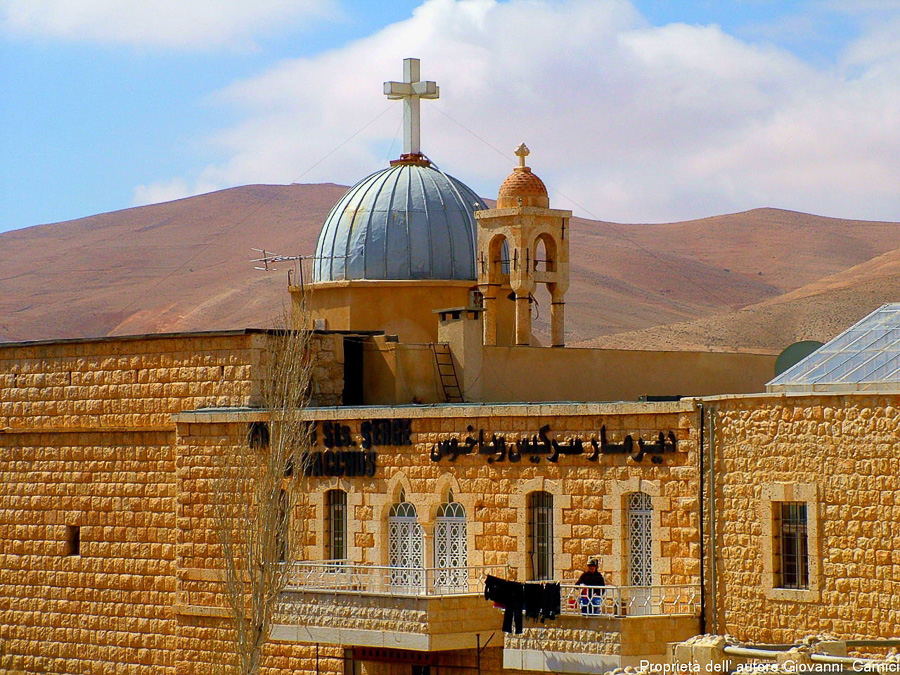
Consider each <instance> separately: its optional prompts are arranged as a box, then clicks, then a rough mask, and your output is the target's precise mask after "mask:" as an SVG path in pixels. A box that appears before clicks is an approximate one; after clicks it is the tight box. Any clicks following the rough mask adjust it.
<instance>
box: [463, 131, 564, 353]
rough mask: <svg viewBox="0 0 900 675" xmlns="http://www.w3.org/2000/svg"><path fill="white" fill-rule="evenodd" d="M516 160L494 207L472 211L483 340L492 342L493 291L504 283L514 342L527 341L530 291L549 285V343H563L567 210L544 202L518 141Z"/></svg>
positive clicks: (525, 150) (538, 181) (539, 184)
mask: <svg viewBox="0 0 900 675" xmlns="http://www.w3.org/2000/svg"><path fill="white" fill-rule="evenodd" d="M515 154H516V156H517V157H518V158H519V166H517V167H515V168H514V169H513V172H512V173H511V174H510V175H509V176H508V177H507V178H506V180H505V181H503V184H502V185H501V186H500V193H499V195H498V197H497V207H496V208H494V209H487V210H484V211H476V212H475V219H476V220H477V221H478V258H477V265H478V287H479V290H480V291H481V293H482V295H483V297H484V310H485V311H484V344H485V345H496V344H497V312H498V298H497V294H498V292H499V290H500V289H501V288H502V286H503V285H504V284H509V285H510V287H511V288H512V291H513V293H514V294H515V302H516V330H515V336H516V337H515V342H516V344H517V345H521V346H524V345H528V344H530V341H531V304H532V302H533V301H534V296H533V295H532V292H533V291H534V288H535V285H536V284H546V285H547V290H549V291H550V303H551V304H550V344H551V346H553V347H563V346H565V300H564V298H565V294H566V290H568V288H569V219H570V218H571V217H572V212H571V211H562V210H559V209H551V208H550V198H549V197H548V195H547V188H546V187H545V186H544V182H543V181H542V180H541V179H540V178H538V177H537V176H536V175H535V174H534V173H532V172H531V168H530V167H528V166H525V158H526V157H527V156H528V155H529V154H530V152H529V150H528V148H527V147H525V144H524V143H523V144H522V145H520V146H519V147H518V148H517V149H516V152H515Z"/></svg>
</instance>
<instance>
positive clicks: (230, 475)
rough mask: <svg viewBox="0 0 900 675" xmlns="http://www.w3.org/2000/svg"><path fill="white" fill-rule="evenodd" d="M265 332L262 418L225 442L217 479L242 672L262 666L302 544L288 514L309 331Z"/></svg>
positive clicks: (301, 442) (299, 492)
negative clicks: (236, 440) (236, 439)
mask: <svg viewBox="0 0 900 675" xmlns="http://www.w3.org/2000/svg"><path fill="white" fill-rule="evenodd" d="M285 325H286V326H290V325H291V324H290V323H288V322H287V321H285ZM295 325H301V326H302V325H306V324H305V322H303V321H302V320H301V321H298V322H297V323H296V324H295ZM268 337H269V339H268V348H267V349H266V352H265V354H264V359H263V364H262V365H263V366H264V369H265V376H264V378H263V380H262V382H261V391H260V399H261V411H262V415H261V418H262V419H261V420H260V421H258V422H254V423H252V424H250V425H249V427H248V429H247V435H246V440H245V442H244V443H243V444H242V445H240V446H234V445H231V446H228V447H227V448H224V449H223V453H222V458H221V461H222V464H221V475H220V477H219V480H218V481H217V485H216V493H217V494H216V497H217V499H216V505H215V510H214V518H215V527H216V532H217V534H218V537H219V542H220V544H221V550H222V561H223V567H224V575H223V576H224V579H223V585H222V586H223V591H224V595H225V598H226V600H227V603H228V607H229V609H230V610H231V617H232V619H233V622H232V624H233V625H232V629H233V631H232V632H233V638H234V657H233V663H232V672H234V673H236V674H240V675H254V674H255V673H258V672H259V669H260V665H261V659H262V652H263V647H264V646H265V644H266V643H267V642H268V640H269V636H270V635H271V632H272V626H273V621H274V619H275V614H276V611H277V607H278V603H279V600H280V596H281V593H282V591H283V590H284V588H285V586H286V584H287V581H288V577H289V573H290V564H289V563H290V562H291V561H292V560H295V559H296V557H297V556H296V554H297V552H298V551H299V541H298V538H297V537H294V536H291V527H290V521H291V514H293V513H295V512H296V511H297V509H298V508H302V502H304V501H305V496H306V494H305V493H306V491H305V490H304V489H303V486H302V485H301V483H302V482H303V481H304V478H303V474H304V472H303V470H302V467H301V466H300V464H301V462H302V457H303V455H304V453H305V452H306V451H307V450H308V448H309V444H310V427H309V423H308V422H306V421H304V420H303V419H302V418H301V415H302V410H303V409H304V408H305V407H306V406H307V405H308V404H309V400H310V390H311V384H312V383H311V374H312V355H311V351H310V340H311V331H308V330H292V329H289V328H285V329H282V330H278V331H274V332H272V333H271V334H270V335H269V336H268Z"/></svg>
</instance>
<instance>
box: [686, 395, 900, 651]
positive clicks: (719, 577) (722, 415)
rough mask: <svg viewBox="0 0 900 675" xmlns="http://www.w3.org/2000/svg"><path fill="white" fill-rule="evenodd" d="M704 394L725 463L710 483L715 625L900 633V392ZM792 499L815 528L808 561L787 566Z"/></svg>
mask: <svg viewBox="0 0 900 675" xmlns="http://www.w3.org/2000/svg"><path fill="white" fill-rule="evenodd" d="M704 405H705V406H706V407H707V413H706V414H707V415H708V422H709V426H711V427H712V429H711V434H710V443H709V445H708V446H707V451H708V452H709V459H710V462H709V465H710V466H712V467H713V470H712V472H711V474H712V475H711V478H710V480H711V483H710V482H709V481H707V482H706V484H705V487H706V488H707V495H709V494H714V496H715V497H714V500H710V501H712V502H713V504H712V511H711V512H710V513H712V514H713V517H714V520H713V522H714V523H715V531H714V539H715V544H714V547H713V548H712V549H711V550H710V551H709V559H710V560H711V561H712V560H714V561H715V563H714V565H715V566H713V564H712V563H711V564H710V565H709V566H708V567H707V581H708V585H707V588H708V591H709V600H708V603H707V604H708V607H709V609H710V615H709V620H708V626H709V629H710V630H711V631H713V632H718V633H720V634H730V635H733V636H735V637H737V638H739V639H741V640H745V641H748V642H756V643H792V642H796V641H799V640H802V639H803V638H805V637H807V636H809V635H820V634H830V635H833V636H835V637H837V638H839V639H842V640H854V639H856V640H859V639H878V638H891V637H895V636H896V635H897V634H898V633H900V539H898V531H897V525H896V524H897V522H898V519H900V501H898V492H897V489H898V484H897V480H898V478H897V477H898V475H900V457H898V454H897V444H898V439H900V398H898V394H897V393H896V392H890V391H886V392H884V393H879V392H878V391H877V390H875V391H868V392H860V393H844V394H828V393H825V392H819V393H816V394H760V395H757V396H741V397H713V398H710V399H707V400H706V401H705V402H704ZM710 486H713V487H711V490H712V491H710ZM788 509H790V510H793V511H794V512H795V513H796V514H797V515H798V516H800V518H798V520H799V525H800V527H801V528H802V531H801V533H802V535H803V536H805V539H806V543H805V549H806V550H805V551H801V552H800V554H801V555H800V558H799V559H798V560H797V561H796V565H797V570H796V571H795V570H794V568H793V567H790V568H789V569H784V564H785V555H786V553H785V551H784V550H779V546H780V544H781V542H780V541H779V539H780V538H781V537H782V535H783V529H784V526H783V525H782V520H783V517H784V516H783V514H784V513H786V512H787V510H788ZM782 548H783V546H782ZM787 563H788V564H789V565H793V564H794V561H793V560H790V559H788V560H787Z"/></svg>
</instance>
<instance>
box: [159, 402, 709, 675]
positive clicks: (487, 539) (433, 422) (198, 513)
mask: <svg viewBox="0 0 900 675" xmlns="http://www.w3.org/2000/svg"><path fill="white" fill-rule="evenodd" d="M361 412H363V411H361V410H360V409H340V408H337V409H327V410H309V411H307V413H306V414H307V416H308V417H309V419H310V420H314V421H315V422H316V424H317V444H316V447H315V449H314V450H315V451H317V452H324V451H326V450H327V448H326V447H325V445H324V439H325V437H326V436H325V433H324V429H325V425H326V424H327V425H328V427H329V432H328V433H329V434H331V435H332V436H335V437H336V433H337V430H341V432H342V433H344V434H345V439H344V442H345V443H346V444H347V445H345V448H346V450H348V451H351V452H356V451H358V450H359V449H361V448H362V446H363V442H364V436H363V430H364V428H367V427H366V426H365V425H374V424H377V423H379V422H380V421H383V420H388V425H390V424H391V423H392V422H391V421H392V420H395V421H397V422H398V424H399V426H401V427H404V426H405V425H407V423H408V426H406V428H407V429H408V434H409V435H408V439H409V444H400V445H395V444H392V443H390V442H387V443H384V444H381V445H379V444H377V443H376V445H375V446H374V447H373V448H372V449H373V450H374V451H375V452H376V454H377V460H376V464H377V468H376V470H375V472H374V475H373V476H371V477H369V476H361V477H347V476H341V477H337V476H331V477H329V476H320V477H315V476H309V477H299V476H295V478H294V480H295V481H302V482H301V483H300V484H301V485H302V488H301V493H303V494H305V495H308V501H307V502H306V503H305V504H303V505H302V506H301V507H299V508H298V511H297V512H296V513H295V514H294V516H295V523H296V525H295V530H294V533H293V534H292V536H296V537H298V538H301V539H302V541H303V544H304V547H303V555H302V556H301V557H302V559H305V560H321V559H323V558H324V557H325V549H324V534H325V527H324V519H325V493H326V492H327V491H328V490H330V489H335V488H340V489H343V490H345V491H346V492H347V493H348V494H347V505H348V513H349V517H348V520H349V522H348V533H349V539H350V545H349V555H348V557H349V558H350V560H351V561H352V562H353V563H365V564H369V565H387V564H388V562H389V560H388V548H389V546H388V528H387V520H388V513H389V511H390V508H391V506H392V505H393V504H395V503H397V501H398V500H400V498H401V494H402V495H403V497H404V498H405V499H406V500H407V501H408V502H410V503H412V504H413V505H414V506H415V508H416V512H417V514H418V520H419V523H420V524H421V526H422V529H423V531H424V549H425V550H424V555H423V563H424V566H425V567H432V566H433V565H434V562H433V555H434V527H435V517H436V514H437V511H438V508H439V507H440V505H441V504H442V503H444V502H445V501H447V499H448V498H449V495H450V493H451V492H452V495H453V499H454V500H455V501H457V502H459V503H461V504H462V505H463V506H464V507H465V510H466V519H467V539H468V563H469V565H472V566H479V565H503V566H506V565H508V566H509V569H508V574H509V577H510V578H519V579H527V578H529V569H528V568H529V565H528V561H527V556H526V548H527V538H528V537H527V529H528V528H527V509H526V503H527V495H528V494H529V493H530V492H532V491H534V490H544V491H547V492H550V493H551V494H552V495H553V500H554V512H553V516H554V523H553V529H554V541H553V546H554V576H555V577H557V578H562V579H572V580H574V579H575V578H577V576H578V575H579V574H580V572H581V571H582V570H583V569H584V568H585V566H586V562H587V560H588V559H589V558H591V557H599V558H600V559H601V561H602V562H601V564H602V568H603V570H602V571H603V572H604V574H605V575H606V576H607V580H608V582H609V583H611V584H623V583H627V577H626V571H627V563H626V562H625V558H626V543H625V538H626V526H627V525H626V523H627V517H626V500H627V495H628V494H629V493H631V492H637V491H644V492H646V493H647V494H649V495H650V497H651V502H652V504H653V509H654V512H653V542H654V544H653V545H654V550H653V580H652V583H653V584H698V583H699V517H698V515H699V514H698V511H697V509H698V501H697V497H696V494H697V489H698V473H697V450H698V439H699V432H698V426H697V421H698V416H697V413H696V411H695V409H694V406H693V403H691V402H681V403H655V404H555V405H545V406H537V405H492V406H455V407H439V408H431V407H420V408H402V407H401V408H371V409H368V408H367V409H365V410H364V413H365V415H366V417H364V418H361V416H360V413H361ZM256 419H259V415H258V413H250V412H226V411H208V412H186V413H182V414H179V415H178V416H177V418H176V422H177V426H178V436H179V447H178V455H179V456H178V460H177V461H178V472H179V474H178V475H179V484H180V486H181V487H180V488H179V490H180V492H181V493H182V495H183V497H182V499H181V500H180V506H179V529H180V530H181V534H180V535H179V546H178V567H179V570H180V572H179V575H180V578H179V586H178V587H179V589H181V591H182V592H183V594H184V595H183V597H185V598H188V600H186V601H185V604H193V603H198V604H207V603H208V604H209V605H211V606H216V605H219V606H221V603H220V601H217V600H216V598H215V597H214V594H215V588H216V583H215V581H214V579H215V574H214V572H215V568H216V567H217V565H218V563H217V556H216V547H217V544H216V543H215V539H214V534H213V533H212V530H211V527H212V526H211V523H210V522H209V520H210V515H211V509H210V508H209V505H210V500H212V499H215V490H214V480H213V479H212V477H213V475H214V464H215V457H216V455H217V453H219V452H221V451H222V446H223V445H224V444H234V445H237V444H239V443H240V442H241V441H242V439H243V437H244V436H245V434H246V430H247V425H248V424H250V423H251V422H253V421H254V420H256ZM544 425H549V426H550V429H549V430H548V431H547V432H546V433H547V435H548V438H551V439H554V440H557V441H559V442H561V443H564V444H566V445H569V444H571V442H572V440H573V439H575V438H580V439H582V441H583V443H584V447H585V448H586V450H585V451H584V452H583V453H581V454H572V455H560V456H559V457H558V458H557V459H558V461H556V462H551V461H548V460H549V456H548V455H547V454H543V455H536V456H535V459H536V460H537V461H531V460H530V458H529V457H528V456H525V457H522V458H520V459H518V460H517V461H510V458H509V457H508V456H507V457H506V459H505V460H503V461H493V462H492V461H489V457H488V455H487V454H479V453H478V452H477V450H474V451H473V452H472V453H469V454H459V455H457V456H456V457H455V458H454V457H452V456H442V457H438V455H440V454H441V451H440V448H441V447H442V446H441V445H439V444H447V443H448V442H449V441H452V440H453V439H456V440H457V442H458V444H463V445H464V444H465V442H466V440H465V439H466V438H467V437H471V438H474V439H476V441H477V439H478V438H479V437H482V438H484V439H490V438H492V437H493V436H494V435H497V436H504V437H505V438H507V439H508V441H509V443H510V444H511V445H512V444H513V443H514V442H515V440H516V439H519V440H521V439H530V440H534V439H536V438H537V435H538V432H539V429H540V428H541V427H542V426H544ZM601 426H605V427H606V430H607V436H608V440H609V442H611V443H621V442H622V441H623V439H624V437H625V436H626V435H628V434H630V435H632V437H633V438H634V439H635V440H636V439H638V438H642V439H643V440H645V441H648V442H649V441H651V440H652V441H653V442H655V441H656V437H657V436H658V434H659V432H660V431H662V432H664V433H665V434H668V433H669V432H670V431H671V432H672V433H673V435H674V436H675V437H676V438H677V451H674V452H667V453H664V454H662V455H659V458H660V459H661V463H654V462H652V461H651V455H649V454H648V455H647V456H646V457H643V458H642V460H641V461H640V462H638V461H636V460H635V459H634V458H632V457H630V456H628V455H625V454H598V456H597V457H596V459H595V461H592V460H591V458H590V456H591V455H592V453H593V450H592V446H591V444H590V441H591V439H592V438H595V437H597V438H599V434H600V432H599V430H600V427H601ZM479 432H483V435H480V434H479ZM349 443H353V444H354V445H349ZM443 447H447V446H446V445H444V446H443ZM635 449H637V445H635ZM338 450H339V449H338V448H331V449H330V450H328V451H329V452H337V451H338ZM494 459H496V457H495V458H494ZM304 597H305V596H304ZM323 597H324V596H323ZM189 598H194V600H190V599H189ZM321 599H322V598H320V600H321ZM388 600H389V601H388V603H387V605H383V603H382V604H379V599H378V597H376V596H372V597H368V598H367V599H361V597H360V596H358V595H357V594H347V595H345V596H342V598H339V599H338V600H336V601H333V602H332V601H331V600H329V601H328V602H325V603H324V604H323V603H322V602H317V603H311V602H310V601H309V600H308V598H307V600H305V601H303V602H298V603H294V605H293V606H292V608H291V611H290V612H289V614H290V621H288V620H285V621H284V624H283V625H284V627H283V628H280V629H279V631H278V632H277V635H276V637H277V638H278V639H279V640H290V639H300V635H299V633H298V632H297V630H294V632H293V633H292V632H291V630H290V626H294V627H296V626H312V627H315V626H329V627H331V628H333V629H334V632H335V633H336V632H337V630H338V629H340V630H343V631H351V632H352V631H354V630H357V631H361V632H364V631H376V632H377V631H389V632H390V634H391V635H393V634H394V632H395V631H396V632H402V633H406V634H407V635H421V634H423V633H425V634H426V635H427V637H428V638H429V639H430V640H432V641H433V642H432V643H433V644H437V643H439V642H440V640H439V638H440V636H441V634H443V633H444V632H446V631H447V630H448V628H447V627H441V626H438V624H437V623H434V622H433V621H432V620H433V619H434V618H435V616H437V615H438V614H439V611H438V608H436V607H431V606H429V608H428V611H427V612H426V614H428V620H427V621H426V618H425V617H424V616H423V614H422V608H421V607H418V606H415V607H413V606H410V607H407V606H406V605H407V604H408V603H407V600H406V599H404V598H395V599H390V598H388ZM479 601H480V602H481V603H482V604H483V608H484V610H485V611H487V612H489V613H490V612H495V610H493V609H492V608H491V605H490V603H487V602H485V601H483V600H479ZM348 602H349V605H348V604H347V603H348ZM439 602H442V601H439ZM373 603H374V604H373ZM413 604H415V603H413ZM348 607H349V609H348ZM404 608H406V609H404ZM197 611H200V610H197V609H196V608H195V609H192V610H190V611H186V612H185V613H186V614H190V613H191V612H197ZM329 612H331V614H329ZM348 612H349V613H348ZM471 616H472V617H474V616H475V614H472V615H471ZM195 620H197V619H193V618H190V619H189V618H187V617H186V618H184V619H182V620H181V621H182V624H183V625H185V626H187V624H186V623H184V622H192V621H195ZM204 620H206V619H204ZM210 620H211V619H210ZM453 620H454V621H456V622H457V623H459V622H460V619H459V618H458V617H455V618H454V619H453ZM577 620H579V621H580V620H581V618H577ZM637 620H638V621H645V622H646V621H650V622H651V623H652V621H653V619H652V618H650V617H640V619H637ZM692 621H693V622H694V623H695V624H696V619H692ZM500 623H501V616H500V615H499V613H496V614H495V616H494V617H493V624H494V627H493V629H492V631H499V626H500ZM648 625H649V624H648ZM208 630H210V631H211V630H212V627H211V626H210V627H209V629H208ZM463 630H464V629H463ZM492 631H487V630H485V633H486V634H489V633H490V632H492ZM194 632H195V631H193V629H192V631H190V632H181V633H180V634H179V645H180V649H181V653H182V654H194V655H195V657H194V658H196V659H200V658H209V655H210V654H211V653H214V651H215V650H214V649H213V648H212V647H211V645H212V643H213V642H214V641H213V639H212V633H210V632H207V633H206V634H205V635H204V637H203V639H202V640H200V639H198V638H199V636H198V637H192V636H193V635H194ZM638 633H639V634H635V635H631V634H630V633H629V634H628V635H626V638H627V639H628V640H629V641H631V642H633V643H634V644H633V645H631V646H630V647H627V648H626V649H638V648H639V645H641V644H643V642H646V638H647V636H646V634H642V633H640V631H639V632H638ZM541 635H542V638H543V639H544V640H549V642H547V644H550V642H553V643H554V644H555V642H554V640H555V641H556V642H559V641H560V640H562V641H563V642H564V641H565V640H568V638H566V639H565V640H563V638H559V640H557V639H556V638H555V637H553V636H554V635H555V633H553V632H552V631H546V632H544V633H542V634H541ZM621 635H622V634H621V633H620V634H619V637H620V638H621ZM660 635H661V636H662V635H664V634H663V633H660ZM666 635H667V634H666ZM304 636H305V637H304V639H306V640H309V639H311V638H310V637H309V635H307V634H306V633H304ZM683 637H687V635H682V634H681V633H679V635H678V636H677V638H674V639H682V638H683ZM363 638H365V639H366V640H368V639H370V638H371V636H368V637H366V636H362V637H361V638H360V639H363ZM551 638H552V639H551ZM218 639H221V637H219V638H218ZM534 639H535V640H538V641H540V639H541V636H535V638H534ZM610 639H611V640H613V639H614V638H610ZM660 639H662V638H660ZM570 641H571V640H570ZM364 643H365V641H364ZM366 644H368V643H366ZM404 644H405V643H404ZM416 644H419V643H418V642H417V643H416ZM654 645H656V642H654ZM407 647H409V645H407ZM595 647H596V645H591V646H589V647H588V646H586V643H585V644H579V646H578V648H584V649H586V650H587V651H591V650H594V649H595ZM285 648H286V647H285ZM634 653H640V652H634ZM442 658H443V657H442ZM466 665H469V666H472V665H474V663H467V664H466ZM376 670H377V668H376ZM196 672H204V671H202V670H197V671H196ZM485 672H487V671H485Z"/></svg>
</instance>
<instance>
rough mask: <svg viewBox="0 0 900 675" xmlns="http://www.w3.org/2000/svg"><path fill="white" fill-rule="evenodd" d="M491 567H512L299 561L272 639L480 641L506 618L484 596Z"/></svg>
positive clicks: (398, 643) (436, 646)
mask: <svg viewBox="0 0 900 675" xmlns="http://www.w3.org/2000/svg"><path fill="white" fill-rule="evenodd" d="M489 574H490V575H493V576H500V577H509V576H510V571H509V569H508V568H507V567H506V566H505V565H488V566H480V567H459V568H450V569H446V568H444V569H435V568H405V567H385V566H376V565H358V564H352V563H349V562H343V561H327V562H303V563H295V564H294V565H293V568H292V571H291V577H290V580H289V582H288V586H287V588H286V589H285V591H284V593H283V594H282V598H283V602H282V605H281V608H280V611H279V617H278V619H277V625H276V627H275V629H274V630H273V632H272V638H273V639H275V640H280V641H290V642H305V643H318V644H330V645H343V646H347V647H350V646H353V647H384V648H393V649H405V650H414V651H444V650H450V649H471V648H476V647H478V646H480V645H482V644H483V643H484V641H485V640H486V639H487V637H488V636H490V634H491V633H494V632H498V631H499V630H500V624H501V623H502V615H501V614H500V613H499V612H498V611H497V610H496V609H495V608H494V607H493V606H492V605H491V603H489V602H485V600H484V579H485V577H486V576H487V575H489Z"/></svg>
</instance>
